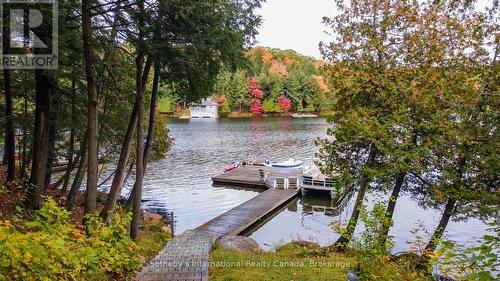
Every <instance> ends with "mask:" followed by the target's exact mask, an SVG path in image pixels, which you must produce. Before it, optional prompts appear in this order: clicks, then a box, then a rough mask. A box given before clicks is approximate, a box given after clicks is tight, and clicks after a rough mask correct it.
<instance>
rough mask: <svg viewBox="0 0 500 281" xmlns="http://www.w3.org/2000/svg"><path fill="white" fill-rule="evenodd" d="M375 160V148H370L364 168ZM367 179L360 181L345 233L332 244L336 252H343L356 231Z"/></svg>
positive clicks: (367, 182)
mask: <svg viewBox="0 0 500 281" xmlns="http://www.w3.org/2000/svg"><path fill="white" fill-rule="evenodd" d="M374 159H375V148H373V145H372V147H371V148H370V154H369V155H368V159H367V160H366V164H365V166H371V165H372V163H373V160H374ZM369 182H370V181H369V179H368V178H367V177H366V176H363V179H362V180H361V184H360V187H359V191H358V195H357V197H356V202H355V203H354V208H353V210H352V214H351V218H350V219H349V223H348V224H347V228H346V232H345V233H343V234H342V235H341V236H340V237H339V239H337V241H335V243H334V244H333V247H334V248H335V249H336V250H338V251H343V250H345V248H346V247H347V244H349V242H350V241H351V239H352V236H353V235H354V230H355V229H356V225H357V223H358V219H359V214H360V212H361V207H362V206H363V201H364V199H365V194H366V190H367V189H368V184H369Z"/></svg>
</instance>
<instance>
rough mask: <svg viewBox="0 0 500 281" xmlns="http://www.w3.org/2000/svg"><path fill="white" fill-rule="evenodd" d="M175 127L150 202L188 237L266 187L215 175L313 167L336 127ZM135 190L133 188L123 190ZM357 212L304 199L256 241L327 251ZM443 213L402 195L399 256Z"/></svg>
mask: <svg viewBox="0 0 500 281" xmlns="http://www.w3.org/2000/svg"><path fill="white" fill-rule="evenodd" d="M168 128H169V129H170V132H171V135H172V137H173V138H175V145H174V146H173V148H172V150H171V151H170V152H169V153H168V155H167V157H166V158H165V159H164V160H162V161H159V162H156V163H152V164H150V165H149V167H148V171H147V173H146V178H145V179H144V195H143V199H144V203H143V204H144V207H146V208H150V209H160V210H164V211H167V212H171V211H173V212H174V217H175V232H176V233H181V232H183V231H185V230H187V229H192V228H195V227H197V226H198V225H200V224H203V223H204V222H206V221H208V220H210V219H212V218H214V217H216V216H218V215H219V214H222V213H223V212H225V211H227V210H229V209H231V208H233V207H235V206H237V205H239V204H241V203H243V202H245V201H246V200H248V199H250V198H252V197H254V196H256V195H257V194H258V192H259V191H258V190H251V189H238V188H231V187H224V186H213V185H212V180H211V177H212V176H214V175H216V174H219V173H221V172H222V169H223V168H224V166H225V165H226V164H227V163H228V162H230V161H247V160H249V159H255V158H256V159H259V160H263V159H271V160H286V159H288V158H290V157H291V158H295V159H300V160H302V161H304V162H305V164H306V165H311V164H313V162H314V154H315V152H317V150H318V148H317V147H316V146H315V145H314V140H315V139H316V138H318V137H325V136H326V129H327V128H328V124H327V122H326V120H325V119H322V118H254V119H225V118H220V119H202V120H177V119H172V120H170V122H169V124H168ZM130 183H131V180H129V182H128V184H129V185H130ZM129 187H130V186H129ZM128 193H129V189H125V190H124V192H123V194H124V195H128ZM374 197H380V194H377V195H376V196H375V195H374V194H371V195H368V198H367V201H372V200H373V198H374ZM383 198H388V196H384V197H383ZM351 210H352V204H348V205H347V207H346V208H344V209H343V210H338V208H337V206H335V205H333V204H332V203H331V201H330V199H329V198H328V197H326V196H323V197H321V196H319V197H318V196H305V197H300V198H298V199H296V200H294V201H292V202H291V203H289V204H288V205H287V206H286V207H284V208H283V209H282V210H281V211H280V212H278V213H276V214H275V215H274V217H272V218H271V219H270V220H269V221H268V222H267V223H265V224H264V225H262V226H261V227H260V228H258V229H255V230H252V231H250V233H249V236H250V237H251V238H253V239H255V240H256V241H257V242H258V243H259V244H260V245H261V247H262V248H264V249H272V248H273V247H275V246H277V245H279V244H281V243H286V242H288V241H290V240H293V239H299V238H300V239H304V240H310V241H314V242H317V243H319V244H321V245H323V246H325V245H328V244H330V243H333V242H334V241H335V240H336V238H337V237H338V234H336V233H334V232H332V230H331V228H330V226H329V224H330V223H331V222H332V221H335V220H339V219H340V220H342V221H345V220H346V219H348V218H349V215H350V212H351ZM440 215H441V213H440V212H439V211H437V210H433V209H427V210H424V209H422V208H420V207H419V206H418V205H417V204H416V202H414V201H413V200H412V199H411V198H410V197H409V196H407V195H404V196H402V197H401V198H400V199H399V200H398V203H397V207H396V212H395V217H394V220H395V221H394V225H395V226H394V227H393V228H392V231H391V235H392V236H394V242H395V247H394V252H400V251H404V250H407V249H408V248H409V245H408V243H407V241H408V240H413V237H414V236H413V235H412V234H411V233H410V231H411V230H412V229H414V228H416V227H418V225H419V224H423V226H424V228H426V229H427V230H428V231H429V232H431V233H432V231H433V230H434V227H435V226H436V225H437V223H438V221H439V219H440ZM486 229H487V226H486V225H485V224H483V223H482V222H480V221H478V220H475V219H470V220H469V221H467V222H450V224H449V225H448V229H447V236H448V238H450V239H453V240H456V241H460V242H463V243H466V242H470V241H471V240H472V238H473V237H478V236H481V235H483V234H485V233H486V232H487V231H486ZM357 231H358V233H359V231H362V228H358V229H357ZM424 236H426V235H425V234H424Z"/></svg>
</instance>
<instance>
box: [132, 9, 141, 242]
mask: <svg viewBox="0 0 500 281" xmlns="http://www.w3.org/2000/svg"><path fill="white" fill-rule="evenodd" d="M137 6H138V8H139V12H140V13H141V14H143V13H144V2H143V1H142V0H139V1H138V2H137ZM143 26H144V22H143V18H142V17H139V22H138V28H139V36H138V44H137V57H136V59H135V67H136V92H137V103H138V104H137V129H136V133H137V136H136V144H137V150H136V164H135V165H136V177H135V184H134V188H135V189H136V194H135V196H134V204H133V208H132V222H131V223H130V237H131V238H132V239H134V240H135V239H136V238H137V237H138V236H139V221H140V214H141V200H142V181H143V178H144V136H143V129H142V122H143V120H144V87H143V83H142V81H143V72H142V67H143V66H142V64H143V63H144V54H143V50H142V44H143V42H142V41H143V38H144V35H143Z"/></svg>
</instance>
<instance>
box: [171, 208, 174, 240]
mask: <svg viewBox="0 0 500 281" xmlns="http://www.w3.org/2000/svg"><path fill="white" fill-rule="evenodd" d="M170 232H172V237H174V236H175V234H174V211H172V212H170Z"/></svg>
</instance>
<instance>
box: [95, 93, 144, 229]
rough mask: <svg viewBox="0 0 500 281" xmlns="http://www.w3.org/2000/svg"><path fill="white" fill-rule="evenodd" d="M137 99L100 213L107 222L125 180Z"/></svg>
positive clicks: (135, 120) (135, 124) (135, 118)
mask: <svg viewBox="0 0 500 281" xmlns="http://www.w3.org/2000/svg"><path fill="white" fill-rule="evenodd" d="M137 106H138V102H137V98H136V101H135V104H134V108H133V109H132V113H131V115H130V120H129V122H128V127H127V133H126V134H125V139H124V141H123V144H122V148H121V151H120V158H119V159H118V163H117V164H116V169H115V175H114V177H113V181H112V182H111V187H110V189H109V193H108V196H107V198H106V203H105V205H104V209H102V211H101V214H100V215H101V217H102V218H104V219H105V220H106V221H108V217H109V215H110V214H111V212H112V211H113V210H114V208H115V205H116V200H117V199H118V196H120V193H121V190H122V187H123V183H124V180H125V169H126V167H127V163H128V159H129V156H130V150H131V148H132V141H133V136H132V135H133V134H134V132H135V127H136V126H137Z"/></svg>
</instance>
